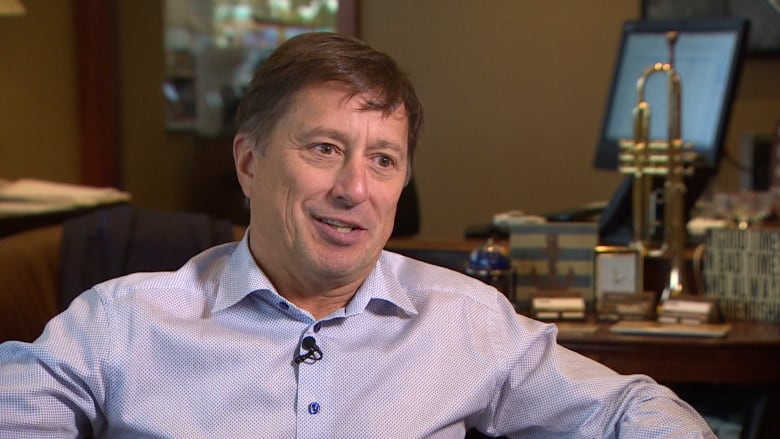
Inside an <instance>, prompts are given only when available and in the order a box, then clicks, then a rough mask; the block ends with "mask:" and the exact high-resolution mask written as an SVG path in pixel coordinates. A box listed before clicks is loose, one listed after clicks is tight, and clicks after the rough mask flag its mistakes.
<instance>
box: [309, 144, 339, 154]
mask: <svg viewBox="0 0 780 439" xmlns="http://www.w3.org/2000/svg"><path fill="white" fill-rule="evenodd" d="M314 149H316V150H317V151H319V152H320V153H321V154H324V155H331V154H333V153H335V152H336V147H335V146H333V145H331V144H330V143H318V144H316V145H314Z"/></svg>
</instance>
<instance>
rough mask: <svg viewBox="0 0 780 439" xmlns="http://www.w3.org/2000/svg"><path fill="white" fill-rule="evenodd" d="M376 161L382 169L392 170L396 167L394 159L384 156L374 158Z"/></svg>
mask: <svg viewBox="0 0 780 439" xmlns="http://www.w3.org/2000/svg"><path fill="white" fill-rule="evenodd" d="M374 161H375V162H376V164H377V165H379V167H381V168H392V167H394V166H395V160H393V158H392V157H390V156H386V155H383V154H382V155H378V156H376V157H374Z"/></svg>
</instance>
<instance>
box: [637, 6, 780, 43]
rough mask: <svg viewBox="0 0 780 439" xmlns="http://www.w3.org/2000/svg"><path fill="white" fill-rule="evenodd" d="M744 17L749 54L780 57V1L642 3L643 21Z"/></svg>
mask: <svg viewBox="0 0 780 439" xmlns="http://www.w3.org/2000/svg"><path fill="white" fill-rule="evenodd" d="M701 17H741V18H746V19H748V21H750V35H749V37H748V43H747V51H748V53H749V54H773V53H774V54H780V0H642V18H643V19H680V18H701Z"/></svg>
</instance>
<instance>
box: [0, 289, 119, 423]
mask: <svg viewBox="0 0 780 439" xmlns="http://www.w3.org/2000/svg"><path fill="white" fill-rule="evenodd" d="M106 328H107V325H106V316H105V310H104V308H103V307H102V305H101V302H100V300H99V298H98V297H97V295H96V294H95V293H94V292H89V293H86V294H84V295H82V296H81V297H79V298H78V299H76V300H74V302H73V303H72V305H71V306H70V308H69V309H68V310H67V311H65V312H64V313H62V314H60V315H59V316H57V317H55V318H54V319H52V320H51V322H49V324H48V325H47V326H46V329H45V330H44V332H43V334H42V335H41V336H40V337H39V338H38V339H37V340H36V341H35V342H34V343H22V342H16V341H9V342H5V343H3V344H1V345H0V436H2V437H4V438H6V437H7V438H16V437H19V438H22V437H23V438H34V437H46V438H73V437H80V436H83V435H91V434H92V432H93V430H95V429H98V428H99V425H100V424H101V423H102V421H101V419H102V411H101V407H102V405H103V402H104V400H105V389H104V382H103V366H102V359H104V358H106V354H107V352H108V349H109V346H110V340H109V339H108V337H107V334H108V331H107V330H106Z"/></svg>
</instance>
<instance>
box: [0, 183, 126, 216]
mask: <svg viewBox="0 0 780 439" xmlns="http://www.w3.org/2000/svg"><path fill="white" fill-rule="evenodd" d="M128 200H130V194H128V193H127V192H123V191H120V190H118V189H114V188H100V187H91V186H81V185H75V184H68V183H57V182H51V181H44V180H36V179H27V178H26V179H19V180H16V181H3V180H0V216H21V215H32V214H40V213H49V212H60V211H67V210H74V209H81V208H86V207H94V206H97V205H101V204H112V203H118V202H123V201H128Z"/></svg>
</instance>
